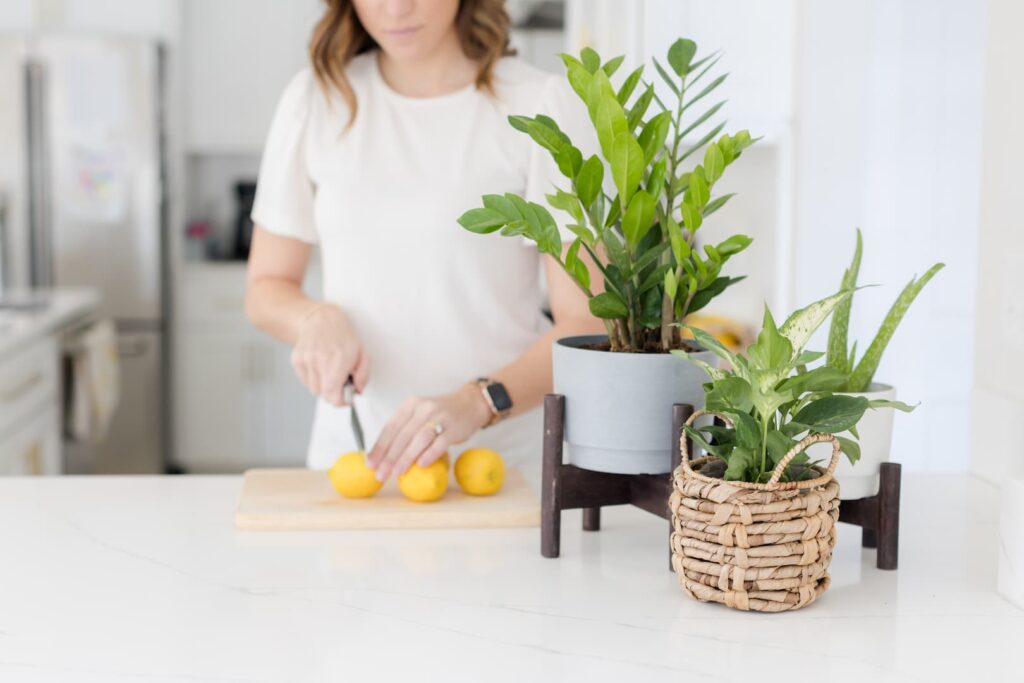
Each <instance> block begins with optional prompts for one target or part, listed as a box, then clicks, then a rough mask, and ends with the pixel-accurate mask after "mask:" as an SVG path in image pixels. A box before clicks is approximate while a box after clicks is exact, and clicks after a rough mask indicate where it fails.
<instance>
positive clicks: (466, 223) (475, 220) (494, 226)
mask: <svg viewBox="0 0 1024 683" xmlns="http://www.w3.org/2000/svg"><path fill="white" fill-rule="evenodd" d="M506 223H508V218H506V217H505V215H504V214H502V213H501V212H499V211H495V210H494V209H488V208H477V209H470V210H469V211H467V212H466V213H464V214H462V215H461V216H460V217H459V225H461V226H462V227H464V228H465V229H466V230H469V231H470V232H475V233H477V234H479V235H485V234H487V233H491V232H494V231H496V230H498V229H500V228H501V227H502V226H504V225H505V224H506Z"/></svg>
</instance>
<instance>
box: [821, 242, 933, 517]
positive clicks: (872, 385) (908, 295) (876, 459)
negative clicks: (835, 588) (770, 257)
mask: <svg viewBox="0 0 1024 683" xmlns="http://www.w3.org/2000/svg"><path fill="white" fill-rule="evenodd" d="M863 246H864V245H863V240H862V238H861V233H860V230H858V231H857V246H856V248H855V249H854V253H853V261H852V262H851V263H850V267H849V268H847V269H846V271H845V272H844V273H843V279H842V287H843V288H844V289H849V290H853V289H855V288H856V287H857V278H858V275H859V272H860V262H861V254H862V252H863ZM943 266H944V264H942V263H936V264H935V265H933V266H932V267H931V268H929V269H928V270H927V271H926V272H925V274H924V275H923V276H921V277H920V278H917V277H914V278H913V279H911V281H910V282H909V283H907V285H906V287H904V288H903V291H902V292H900V295H899V296H898V297H897V298H896V301H895V302H894V303H893V305H892V307H891V308H890V309H889V312H888V313H887V314H886V316H885V319H884V320H883V321H882V325H881V327H880V328H879V330H878V333H877V334H876V335H875V337H874V339H873V340H872V341H871V344H870V345H868V348H867V350H866V351H865V352H864V355H863V356H861V358H860V359H857V357H856V353H857V344H856V342H854V343H853V345H852V346H851V347H849V348H848V347H847V336H848V331H849V327H850V311H851V308H852V303H853V295H852V294H851V295H850V297H849V298H848V299H846V300H845V301H843V302H842V303H840V304H839V306H837V307H836V310H835V313H834V314H833V315H832V322H831V326H830V328H829V335H828V355H827V357H826V364H827V367H829V368H832V369H833V370H835V371H836V373H837V376H839V377H841V378H842V380H841V381H838V382H837V384H836V387H835V391H836V392H843V393H846V394H849V395H851V396H862V397H865V398H867V399H870V400H886V401H889V403H888V405H887V407H884V408H880V409H879V410H875V411H872V412H871V413H868V414H867V415H866V416H865V417H864V419H863V420H862V421H861V422H860V423H859V424H858V425H857V428H856V435H857V436H858V440H857V441H853V440H852V439H850V438H849V437H847V436H839V440H840V442H842V444H843V450H844V452H845V453H846V455H847V458H846V460H844V461H842V462H840V463H839V467H838V469H837V470H836V478H837V479H838V480H839V483H840V490H841V491H842V497H843V498H845V499H847V500H855V499H858V498H866V497H869V496H873V495H875V494H876V493H878V473H879V469H880V467H881V465H882V463H883V462H887V461H888V460H889V454H890V449H891V445H892V423H893V416H894V414H895V413H894V410H902V411H904V412H910V411H911V410H913V409H914V407H912V406H908V405H907V404H905V403H900V402H899V401H896V400H895V399H896V388H895V387H894V386H892V385H889V384H883V383H880V382H875V381H874V376H875V371H876V370H877V369H878V364H879V363H880V362H881V360H882V354H883V353H884V352H885V349H886V347H887V346H888V345H889V341H890V340H891V339H892V336H893V334H894V333H895V332H896V328H897V327H898V326H899V324H900V322H901V321H902V320H903V316H904V314H905V313H906V312H907V309H908V308H910V305H911V304H912V303H913V302H914V299H916V298H917V295H918V294H920V293H921V290H922V289H924V286H925V285H926V284H928V281H929V280H931V279H932V277H934V276H935V274H936V273H938V272H939V271H940V270H942V268H943ZM851 436H853V434H851ZM858 442H859V446H858ZM854 464H857V467H856V469H854V467H853V465H854Z"/></svg>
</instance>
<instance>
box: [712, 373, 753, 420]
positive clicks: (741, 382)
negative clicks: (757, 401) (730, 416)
mask: <svg viewBox="0 0 1024 683" xmlns="http://www.w3.org/2000/svg"><path fill="white" fill-rule="evenodd" d="M704 398H705V401H706V404H707V410H713V411H716V412H722V411H731V412H741V413H749V412H750V409H751V408H753V407H754V399H753V389H751V387H750V383H749V382H747V380H745V379H743V378H742V377H726V378H725V379H720V380H716V381H714V382H712V383H711V389H710V390H708V391H707V393H706V394H705V396H704Z"/></svg>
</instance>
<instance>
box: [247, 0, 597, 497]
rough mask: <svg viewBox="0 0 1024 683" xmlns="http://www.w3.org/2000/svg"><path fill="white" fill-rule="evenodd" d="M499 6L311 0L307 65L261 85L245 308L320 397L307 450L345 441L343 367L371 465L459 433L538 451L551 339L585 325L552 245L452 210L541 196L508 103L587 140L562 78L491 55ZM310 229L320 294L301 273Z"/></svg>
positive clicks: (526, 456) (529, 148)
mask: <svg viewBox="0 0 1024 683" xmlns="http://www.w3.org/2000/svg"><path fill="white" fill-rule="evenodd" d="M508 24H509V21H508V16H507V15H506V13H505V8H504V3H503V0H462V2H459V0H328V2H327V11H326V12H325V14H324V16H323V18H322V19H321V20H320V22H319V24H318V25H317V27H316V30H315V32H314V36H313V40H312V44H311V46H310V55H311V59H312V68H311V69H309V70H307V71H304V72H302V73H300V74H299V75H298V76H297V77H295V78H294V79H293V80H292V82H291V83H290V84H289V85H288V87H287V89H286V90H285V92H284V95H283V96H282V98H281V101H280V104H279V105H278V109H277V112H276V114H275V117H274V121H273V123H272V125H271V129H270V134H269V137H268V141H267V145H266V149H265V152H264V157H263V162H262V165H261V168H260V175H259V184H258V190H257V196H256V200H255V204H254V208H253V221H254V223H255V224H256V230H255V234H254V237H253V244H252V250H251V254H250V257H249V273H248V289H247V296H246V310H247V314H248V316H249V318H250V320H251V321H252V322H253V323H254V324H255V325H257V326H258V327H260V328H262V329H263V330H265V331H267V332H269V333H270V334H272V335H274V336H275V337H277V338H279V339H281V340H283V341H285V342H286V343H288V344H291V345H293V346H294V351H293V353H292V364H293V365H294V368H295V372H296V374H297V375H298V377H299V379H300V380H301V381H302V382H303V384H304V385H305V386H306V387H308V389H309V391H310V392H312V393H313V394H314V395H315V396H318V397H319V399H320V400H319V401H318V404H317V412H316V418H315V421H314V426H313V435H312V438H311V442H310V447H309V457H308V464H309V466H310V467H316V468H325V467H329V466H330V465H331V464H332V463H333V462H334V460H335V458H337V456H338V455H340V454H341V453H342V452H345V451H348V450H353V448H354V445H353V444H354V441H353V437H352V435H351V428H350V423H349V419H348V415H347V409H344V408H343V406H344V405H345V404H344V395H345V392H344V388H345V384H346V381H348V380H349V378H351V380H352V382H353V383H354V385H355V390H356V392H357V393H358V394H359V396H358V398H357V399H356V405H357V408H358V410H359V414H360V417H361V418H362V420H363V422H364V427H365V429H366V432H367V444H368V445H369V444H373V447H372V449H371V450H370V452H369V453H368V455H367V461H368V463H369V464H370V466H371V467H373V468H374V469H375V470H376V472H377V476H378V478H379V479H381V480H384V479H386V478H387V477H388V476H389V475H391V474H400V473H402V472H404V471H405V470H406V469H407V468H408V467H409V466H410V465H412V464H413V463H419V464H421V465H428V464H430V463H431V462H433V461H435V460H437V459H438V458H439V457H441V456H442V455H443V454H444V453H445V452H446V451H447V450H448V449H449V448H450V447H452V446H454V445H456V444H461V443H464V442H467V441H470V440H472V442H473V444H474V445H480V446H487V447H490V448H494V449H495V450H497V451H498V452H500V453H502V454H503V455H504V456H505V457H506V459H507V460H511V461H513V462H516V461H519V462H521V463H522V464H530V461H532V463H536V464H538V465H539V460H540V453H539V444H540V436H541V435H540V427H539V420H538V419H537V418H538V414H539V411H538V410H536V408H537V406H538V405H539V404H540V402H541V400H542V399H543V396H544V394H545V393H546V392H548V391H550V389H551V345H552V342H553V341H554V340H555V339H557V338H559V337H563V336H568V335H573V334H585V333H591V332H599V331H600V330H601V329H602V327H601V325H600V323H599V321H597V320H595V319H594V318H592V317H591V315H590V313H589V311H588V308H587V302H586V299H585V298H584V296H583V295H582V294H581V293H580V292H579V291H578V290H577V289H576V288H575V286H574V285H573V284H572V283H571V281H570V280H569V279H568V277H567V276H566V275H565V274H564V272H563V271H562V270H561V268H560V267H559V266H558V264H557V263H555V261H554V260H553V259H551V258H550V257H544V258H543V259H542V257H541V256H540V255H539V254H538V252H537V251H536V249H535V248H534V247H533V245H531V244H529V243H527V242H525V241H520V240H515V239H509V238H499V237H497V236H494V237H481V236H479V235H474V234H471V233H468V232H466V231H464V230H463V229H462V228H461V227H460V226H459V225H458V224H457V223H456V218H457V217H458V216H460V215H461V214H462V212H463V211H465V210H466V209H467V208H471V207H473V206H478V205H479V198H480V195H482V194H485V193H501V192H506V191H508V192H517V193H520V194H525V195H526V196H527V197H528V198H529V199H531V200H533V201H541V202H542V201H543V194H544V193H545V192H551V191H552V189H551V188H552V183H553V182H555V181H556V180H557V179H558V178H559V176H558V173H557V170H556V168H555V165H554V162H553V161H552V160H551V159H550V157H549V156H548V155H547V153H546V152H545V151H544V150H542V149H540V148H539V147H537V146H536V145H534V144H533V143H532V141H530V140H529V139H528V138H527V137H526V136H524V135H522V134H521V133H519V132H517V131H515V130H513V129H512V128H511V127H510V126H509V125H508V122H507V120H506V117H507V116H508V115H509V114H513V113H516V114H529V115H533V114H536V113H541V112H543V113H547V114H549V115H551V116H552V117H554V118H555V119H556V120H558V121H559V122H560V123H561V124H562V125H563V128H565V129H566V130H567V132H569V134H570V135H571V136H573V137H574V141H575V142H576V143H577V145H579V144H580V143H581V142H586V143H589V144H587V145H585V147H591V148H592V147H594V146H596V145H595V144H594V141H593V140H592V139H591V136H593V133H592V132H590V126H589V125H588V124H587V121H586V112H585V108H584V107H583V105H582V103H581V102H579V101H578V100H577V99H575V96H574V95H572V94H571V92H570V91H569V90H568V88H567V87H565V86H563V85H562V79H560V78H558V77H556V76H551V75H547V74H544V73H543V72H540V71H538V70H536V69H534V68H532V67H530V66H528V65H526V64H525V63H523V62H521V61H519V60H517V59H515V58H513V57H510V56H507V55H508V49H507V45H508ZM574 134H575V135H574ZM563 185H564V179H563ZM567 234H570V233H567ZM314 244H316V245H319V249H320V255H321V258H322V265H323V285H324V300H323V301H315V300H312V299H310V298H308V297H306V296H305V295H304V294H303V292H302V288H301V285H302V281H303V275H304V273H305V271H306V267H307V264H308V262H309V257H310V253H311V251H312V248H313V245H314ZM541 266H543V269H542V268H541ZM590 266H591V267H592V268H593V264H590ZM541 270H543V273H544V275H545V276H546V278H547V282H548V292H549V303H550V307H551V311H552V317H553V318H554V323H553V325H552V324H551V323H550V322H549V321H548V320H547V318H546V317H545V316H544V315H543V314H542V312H541V307H542V304H543V301H542V293H541V290H540V285H539V279H540V278H539V275H540V272H541ZM591 279H592V281H594V282H600V280H601V278H600V277H599V273H596V272H595V273H593V276H592V278H591ZM506 417H507V418H508V419H507V420H506V419H505V418H506ZM491 425H495V426H493V427H491ZM485 428H487V429H486V431H484V432H482V433H479V432H480V431H481V430H482V429H485ZM374 437H376V438H374Z"/></svg>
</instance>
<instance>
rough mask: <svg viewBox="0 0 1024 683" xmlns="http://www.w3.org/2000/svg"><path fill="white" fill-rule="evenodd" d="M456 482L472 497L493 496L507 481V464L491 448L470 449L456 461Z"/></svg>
mask: <svg viewBox="0 0 1024 683" xmlns="http://www.w3.org/2000/svg"><path fill="white" fill-rule="evenodd" d="M455 481H457V482H459V486H461V487H462V490H463V491H465V492H466V493H468V494H469V495H471V496H492V495H494V494H495V493H497V492H498V491H499V490H500V489H501V484H502V482H504V481H505V463H504V462H502V460H501V456H500V455H498V454H497V453H495V452H494V451H492V450H491V449H490V448H470V449H468V450H466V451H463V452H462V455H460V456H459V459H458V460H456V461H455Z"/></svg>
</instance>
